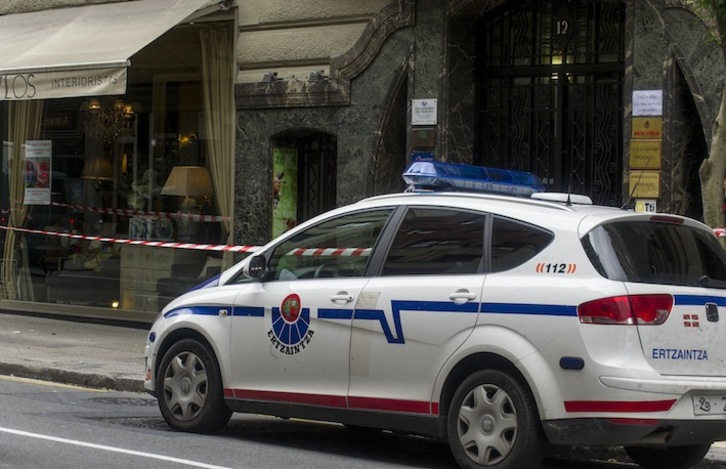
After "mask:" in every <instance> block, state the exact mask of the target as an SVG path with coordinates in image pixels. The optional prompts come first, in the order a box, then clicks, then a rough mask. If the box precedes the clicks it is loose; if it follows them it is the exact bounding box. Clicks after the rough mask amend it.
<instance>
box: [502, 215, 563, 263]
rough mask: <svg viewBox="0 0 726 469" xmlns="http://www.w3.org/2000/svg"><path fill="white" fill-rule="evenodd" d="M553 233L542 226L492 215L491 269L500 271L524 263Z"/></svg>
mask: <svg viewBox="0 0 726 469" xmlns="http://www.w3.org/2000/svg"><path fill="white" fill-rule="evenodd" d="M553 238H554V235H553V234H552V233H550V232H549V231H545V230H543V229H542V228H538V227H536V226H532V225H529V224H526V223H522V222H519V221H516V220H511V219H508V218H503V217H497V216H495V217H494V221H493V223H492V247H491V271H492V272H502V271H504V270H509V269H513V268H515V267H517V266H519V265H522V264H524V263H525V262H527V261H528V260H530V259H531V258H533V257H534V256H535V255H536V254H537V253H539V252H540V251H542V250H543V249H544V248H546V247H547V245H548V244H550V243H551V242H552V239H553Z"/></svg>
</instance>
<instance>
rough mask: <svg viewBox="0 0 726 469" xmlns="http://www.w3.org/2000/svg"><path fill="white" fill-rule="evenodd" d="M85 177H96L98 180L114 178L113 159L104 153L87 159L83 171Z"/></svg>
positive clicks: (82, 174) (82, 175)
mask: <svg viewBox="0 0 726 469" xmlns="http://www.w3.org/2000/svg"><path fill="white" fill-rule="evenodd" d="M81 177H82V178H83V179H96V180H98V181H110V180H112V179H113V168H112V167H111V161H110V160H109V159H108V158H106V157H105V156H103V155H96V156H93V157H91V158H90V159H87V160H86V163H85V164H84V165H83V171H82V172H81Z"/></svg>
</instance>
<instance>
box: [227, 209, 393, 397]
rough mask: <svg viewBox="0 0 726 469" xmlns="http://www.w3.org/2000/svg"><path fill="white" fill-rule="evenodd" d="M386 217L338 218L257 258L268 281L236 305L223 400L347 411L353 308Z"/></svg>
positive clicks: (381, 212) (382, 213)
mask: <svg viewBox="0 0 726 469" xmlns="http://www.w3.org/2000/svg"><path fill="white" fill-rule="evenodd" d="M391 212H392V210H391V209H377V210H367V211H358V212H354V213H349V214H344V215H340V216H336V217H334V218H331V219H328V220H325V221H323V222H321V223H318V224H315V225H313V226H310V227H308V228H306V229H304V230H303V231H301V232H299V233H297V234H295V235H293V236H292V237H289V238H287V239H285V240H283V241H282V242H281V243H279V244H277V245H276V246H275V247H273V248H272V249H271V250H269V251H267V252H265V253H262V254H261V255H262V256H264V257H265V259H266V265H267V273H266V275H265V276H264V278H263V279H262V281H261V282H253V283H252V284H250V285H249V286H248V287H247V288H245V289H244V290H243V291H242V292H241V293H240V294H239V295H238V296H237V297H236V299H235V305H234V318H233V322H232V345H231V354H232V355H231V356H232V360H231V362H232V382H231V383H230V386H228V388H231V389H230V390H228V391H227V393H228V394H230V395H229V396H228V397H233V398H237V399H248V400H260V401H273V402H279V403H291V404H303V405H316V406H329V407H345V406H346V399H345V396H346V392H347V389H348V351H349V348H350V327H351V320H352V315H353V306H354V305H355V303H356V301H357V300H358V297H359V294H360V292H361V290H362V288H363V286H364V285H365V283H366V282H367V280H368V279H367V278H366V277H365V276H364V273H365V270H366V266H367V264H368V260H369V259H370V253H371V250H372V248H373V247H374V245H375V243H376V240H377V239H378V237H379V235H380V233H381V232H382V231H383V227H384V225H385V223H386V221H387V219H388V217H389V215H390V214H391Z"/></svg>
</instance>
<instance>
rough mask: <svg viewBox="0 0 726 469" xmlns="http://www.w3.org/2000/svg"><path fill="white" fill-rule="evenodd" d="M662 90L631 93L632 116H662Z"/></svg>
mask: <svg viewBox="0 0 726 469" xmlns="http://www.w3.org/2000/svg"><path fill="white" fill-rule="evenodd" d="M662 115H663V90H638V91H633V116H662Z"/></svg>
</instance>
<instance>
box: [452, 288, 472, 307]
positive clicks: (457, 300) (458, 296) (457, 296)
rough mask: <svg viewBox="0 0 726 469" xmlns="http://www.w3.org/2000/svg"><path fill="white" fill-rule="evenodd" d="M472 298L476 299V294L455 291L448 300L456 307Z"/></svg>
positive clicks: (466, 291)
mask: <svg viewBox="0 0 726 469" xmlns="http://www.w3.org/2000/svg"><path fill="white" fill-rule="evenodd" d="M474 298H476V293H472V292H470V291H469V290H456V291H455V292H454V293H452V294H451V295H449V299H450V300H451V301H453V302H454V304H457V305H463V304H464V303H466V302H468V301H471V300H473V299H474Z"/></svg>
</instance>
